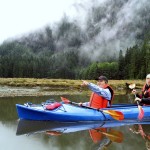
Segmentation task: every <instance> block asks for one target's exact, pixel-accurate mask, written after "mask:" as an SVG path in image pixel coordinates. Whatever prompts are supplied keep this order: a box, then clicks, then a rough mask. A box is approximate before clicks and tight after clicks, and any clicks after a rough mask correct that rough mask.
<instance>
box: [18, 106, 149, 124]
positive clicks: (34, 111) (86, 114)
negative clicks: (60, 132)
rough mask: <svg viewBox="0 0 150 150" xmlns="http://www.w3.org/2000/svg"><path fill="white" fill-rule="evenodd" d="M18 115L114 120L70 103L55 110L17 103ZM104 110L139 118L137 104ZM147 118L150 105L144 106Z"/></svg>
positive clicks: (41, 119) (79, 119)
mask: <svg viewBox="0 0 150 150" xmlns="http://www.w3.org/2000/svg"><path fill="white" fill-rule="evenodd" d="M16 108H17V113H18V117H19V118H20V119H26V120H40V121H60V122H78V121H107V120H114V118H112V117H111V116H110V115H109V114H106V113H103V112H102V111H98V110H96V109H88V108H83V107H79V106H74V105H70V104H62V105H61V106H60V107H58V108H56V109H54V110H46V109H45V107H44V106H42V105H39V106H33V107H32V106H25V105H20V104H16ZM102 110H116V111H120V112H122V113H123V114H124V119H132V120H133V119H134V120H135V119H138V114H139V110H138V107H137V106H136V105H128V104H122V105H114V106H113V107H112V108H106V109H102ZM143 110H144V118H143V119H145V120H149V119H150V106H143Z"/></svg>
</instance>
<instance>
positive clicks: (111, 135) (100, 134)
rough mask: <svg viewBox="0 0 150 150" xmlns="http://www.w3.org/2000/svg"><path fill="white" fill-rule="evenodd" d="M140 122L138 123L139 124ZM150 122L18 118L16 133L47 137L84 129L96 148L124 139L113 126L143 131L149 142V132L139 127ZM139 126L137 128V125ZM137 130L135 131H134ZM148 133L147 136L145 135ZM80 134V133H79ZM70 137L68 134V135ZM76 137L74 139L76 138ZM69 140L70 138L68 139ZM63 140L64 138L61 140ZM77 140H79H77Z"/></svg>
mask: <svg viewBox="0 0 150 150" xmlns="http://www.w3.org/2000/svg"><path fill="white" fill-rule="evenodd" d="M139 123H140V124H139ZM149 124H150V122H138V121H137V120H125V121H121V122H118V121H105V122H104V121H103V122H102V121H101V122H78V123H77V122H76V123H75V122H74V123H71V122H70V123H66V122H50V121H29V120H20V121H19V123H18V127H17V131H16V135H17V136H18V135H24V134H25V135H28V136H31V135H32V136H33V135H36V134H44V135H45V136H48V137H58V136H59V138H60V137H61V136H63V135H64V134H71V133H75V132H79V131H80V132H79V133H81V131H82V132H83V131H86V132H87V133H88V134H87V136H88V137H89V138H90V139H91V141H92V144H91V147H92V149H93V148H97V149H99V150H100V149H106V148H108V147H110V145H112V143H119V144H121V143H122V142H123V141H124V133H123V132H122V131H121V130H118V129H116V128H115V127H121V126H122V127H123V126H126V127H127V129H128V133H129V134H134V133H136V134H137V133H140V134H141V133H143V134H141V135H142V137H143V139H144V140H146V145H148V144H149V142H148V141H149V140H147V139H148V138H149V139H150V136H149V134H147V133H146V132H144V130H142V132H141V128H142V127H143V128H146V129H148V127H149ZM136 126H137V127H140V128H139V129H137V127H136ZM135 130H137V131H135ZM147 135H148V136H147ZM80 136H82V134H81V135H80ZM68 137H70V135H68ZM78 139H79V137H78V138H76V140H78ZM68 140H70V139H68ZM62 141H64V139H63V140H62ZM78 142H79V141H78Z"/></svg>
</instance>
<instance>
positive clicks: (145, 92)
mask: <svg viewBox="0 0 150 150" xmlns="http://www.w3.org/2000/svg"><path fill="white" fill-rule="evenodd" d="M132 93H133V94H135V95H136V98H135V101H139V102H140V105H143V104H146V105H150V74H148V75H147V76H146V83H145V85H144V86H143V88H142V94H141V95H139V94H138V93H137V91H136V90H133V91H132Z"/></svg>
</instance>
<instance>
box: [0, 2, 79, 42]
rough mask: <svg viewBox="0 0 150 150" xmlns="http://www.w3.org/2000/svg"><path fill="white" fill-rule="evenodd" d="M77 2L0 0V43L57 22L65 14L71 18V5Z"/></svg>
mask: <svg viewBox="0 0 150 150" xmlns="http://www.w3.org/2000/svg"><path fill="white" fill-rule="evenodd" d="M79 1H80V0H0V43H2V42H3V41H4V40H6V39H8V38H12V37H16V36H20V35H22V34H24V33H28V32H31V31H34V30H37V29H39V28H42V27H44V26H46V25H50V24H52V23H54V22H57V21H59V20H60V18H62V16H63V15H64V13H65V12H69V13H70V15H72V16H73V4H74V3H75V2H79ZM71 13H72V14H71Z"/></svg>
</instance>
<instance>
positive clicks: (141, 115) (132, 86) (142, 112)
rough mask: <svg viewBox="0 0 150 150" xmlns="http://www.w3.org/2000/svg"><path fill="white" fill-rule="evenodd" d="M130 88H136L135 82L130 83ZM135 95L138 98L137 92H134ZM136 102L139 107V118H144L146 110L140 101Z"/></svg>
mask: <svg viewBox="0 0 150 150" xmlns="http://www.w3.org/2000/svg"><path fill="white" fill-rule="evenodd" d="M129 88H130V89H132V90H133V89H134V88H135V84H134V83H133V84H130V85H129ZM134 96H135V98H136V94H134ZM136 103H137V105H138V109H139V115H138V119H139V120H142V119H143V117H144V110H143V108H142V106H141V105H140V104H139V101H136Z"/></svg>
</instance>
